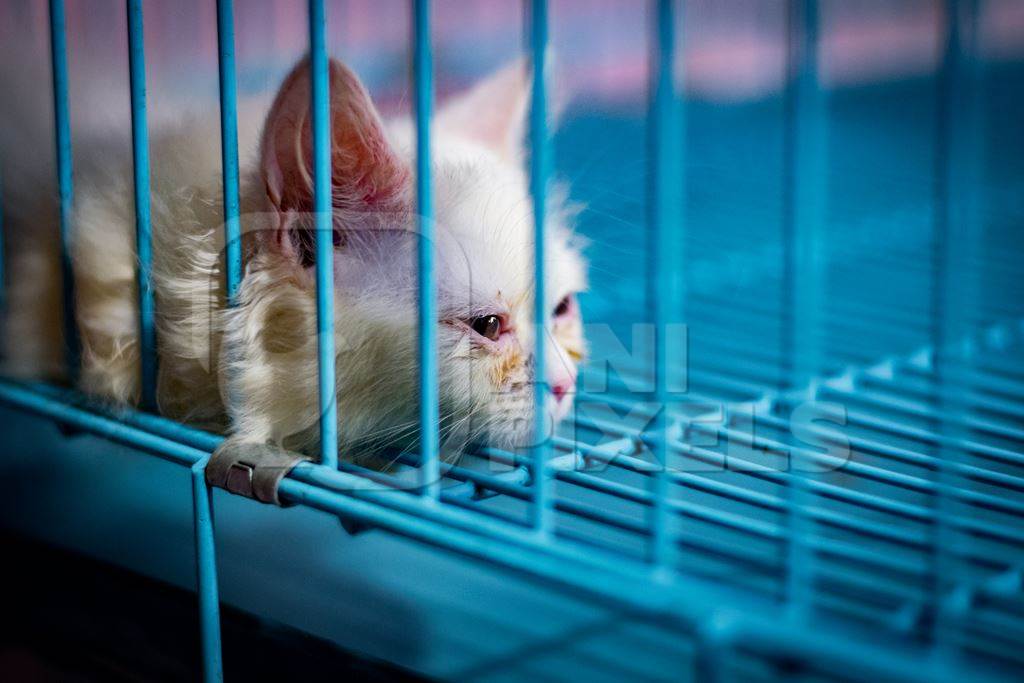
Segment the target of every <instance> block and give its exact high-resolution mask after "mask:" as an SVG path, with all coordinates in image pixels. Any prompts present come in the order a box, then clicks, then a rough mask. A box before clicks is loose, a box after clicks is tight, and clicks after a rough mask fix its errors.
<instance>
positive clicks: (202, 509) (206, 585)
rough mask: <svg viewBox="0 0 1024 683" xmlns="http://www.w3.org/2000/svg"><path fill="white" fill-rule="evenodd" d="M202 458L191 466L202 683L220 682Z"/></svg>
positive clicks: (213, 554) (209, 507) (213, 560)
mask: <svg viewBox="0 0 1024 683" xmlns="http://www.w3.org/2000/svg"><path fill="white" fill-rule="evenodd" d="M207 462H209V457H206V458H203V459H202V460H200V461H199V462H197V463H196V464H195V465H193V466H192V468H191V469H192V524H193V530H194V533H195V544H196V592H197V593H198V594H199V637H200V646H201V654H202V659H203V680H204V681H207V682H208V683H209V682H210V681H222V680H224V672H223V667H222V663H221V644H220V597H219V592H218V588H217V549H216V545H215V541H214V535H213V497H212V492H211V491H210V488H209V487H208V486H207V485H206V463H207Z"/></svg>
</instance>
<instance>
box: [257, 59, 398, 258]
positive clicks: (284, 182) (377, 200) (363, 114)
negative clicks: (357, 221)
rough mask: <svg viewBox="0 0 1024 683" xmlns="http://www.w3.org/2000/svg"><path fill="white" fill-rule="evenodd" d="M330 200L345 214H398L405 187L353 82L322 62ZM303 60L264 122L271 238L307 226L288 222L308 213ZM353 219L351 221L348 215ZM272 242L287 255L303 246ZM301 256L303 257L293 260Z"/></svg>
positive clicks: (309, 153) (340, 67)
mask: <svg viewBox="0 0 1024 683" xmlns="http://www.w3.org/2000/svg"><path fill="white" fill-rule="evenodd" d="M329 81H330V118H331V199H332V202H331V203H332V206H333V207H334V209H335V210H336V212H338V213H339V214H340V215H341V217H342V219H343V220H344V212H345V211H351V212H366V211H392V210H397V209H398V208H399V206H400V204H401V201H402V198H403V196H404V194H405V192H406V189H407V188H408V186H409V175H410V172H409V169H408V167H407V166H406V164H405V163H404V162H403V161H402V160H401V159H400V158H399V157H398V155H397V154H396V153H395V152H394V150H393V149H391V146H390V145H389V144H388V142H387V139H386V137H385V135H384V127H383V124H382V123H381V120H380V115H379V114H378V113H377V110H376V108H375V107H374V106H373V102H372V101H371V100H370V96H369V94H368V93H367V92H366V89H365V88H364V87H363V84H362V83H361V82H360V81H359V78H358V77H357V76H356V75H355V74H354V73H352V71H351V70H350V69H349V68H348V67H346V66H345V65H344V64H342V63H341V62H339V61H337V60H335V59H332V60H330V62H329ZM310 97H311V85H310V73H309V59H308V58H306V59H303V60H302V61H301V62H299V63H298V64H297V65H296V66H295V68H294V69H292V72H291V73H290V74H289V75H288V77H287V78H286V79H285V81H284V84H283V85H282V86H281V89H280V90H279V91H278V93H277V97H276V98H275V99H274V104H273V106H272V107H271V109H270V113H269V114H268V115H267V120H266V124H265V126H264V129H263V138H262V142H261V147H260V160H261V172H262V174H263V181H264V184H265V186H266V192H267V197H268V198H269V200H270V203H271V204H272V205H273V207H274V208H275V209H276V210H277V212H278V214H279V221H278V225H279V228H280V229H279V230H278V231H277V232H278V233H281V232H286V231H288V230H289V229H290V228H294V227H295V224H296V223H297V224H307V225H308V221H306V220H299V221H296V220H294V219H295V218H296V217H297V216H299V215H301V214H308V213H310V212H312V211H313V171H312V167H313V162H312V160H313V132H312V112H311V103H310ZM353 215H354V214H353ZM283 237H284V235H281V234H278V235H277V236H276V238H275V242H276V243H277V244H279V245H280V246H282V247H283V248H284V249H285V250H286V251H287V250H289V248H294V247H296V245H297V244H298V245H301V244H303V242H302V239H305V238H308V237H309V236H308V235H307V236H305V238H302V237H301V236H300V237H299V238H298V239H296V236H292V239H291V240H286V239H283ZM300 256H302V255H301V254H300Z"/></svg>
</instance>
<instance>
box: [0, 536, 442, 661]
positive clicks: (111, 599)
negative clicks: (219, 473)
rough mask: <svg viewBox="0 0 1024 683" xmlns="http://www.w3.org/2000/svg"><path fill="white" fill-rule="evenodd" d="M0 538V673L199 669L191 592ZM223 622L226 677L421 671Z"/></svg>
mask: <svg viewBox="0 0 1024 683" xmlns="http://www.w3.org/2000/svg"><path fill="white" fill-rule="evenodd" d="M0 547H3V548H4V551H5V552H4V556H5V569H6V576H5V580H4V581H3V583H2V585H3V587H2V588H0V604H2V605H3V606H4V609H3V614H4V618H3V619H2V620H0V679H2V680H5V681H194V680H198V679H199V676H200V674H199V671H200V653H199V615H198V605H197V601H196V596H195V594H193V593H191V592H189V591H185V590H181V589H179V588H175V587H172V586H170V585H168V584H165V583H162V582H158V581H154V580H151V579H147V578H144V577H142V576H139V575H137V574H134V573H132V572H128V571H125V570H123V569H119V568H116V567H113V566H111V565H108V564H105V563H101V562H98V561H95V560H92V559H89V558H86V557H84V556H81V555H77V554H74V553H70V552H67V551H63V550H58V549H54V548H52V547H50V546H44V545H41V544H38V543H35V542H33V541H30V540H28V539H26V538H24V537H21V536H16V535H11V534H8V533H0ZM221 628H222V638H223V645H224V675H225V679H226V680H228V681H234V680H250V681H252V680H303V681H328V680H330V681H337V680H358V681H418V680H423V679H421V678H420V677H418V676H416V675H415V674H413V673H410V672H408V671H406V670H403V669H399V668H397V667H394V666H391V665H389V664H387V663H385V662H380V661H375V660H369V659H366V658H364V657H360V656H358V655H355V654H353V653H350V652H346V651H344V650H341V649H340V648H338V647H337V646H335V645H333V644H332V643H329V642H327V641H324V640H320V639H317V638H314V637H312V636H309V635H307V634H304V633H302V632H299V631H296V630H295V629H292V628H289V627H286V626H283V625H280V624H277V623H275V622H270V621H268V620H265V619H258V618H256V617H253V616H251V615H249V614H246V613H243V612H240V611H238V610H235V609H231V608H229V607H225V606H223V605H222V606H221Z"/></svg>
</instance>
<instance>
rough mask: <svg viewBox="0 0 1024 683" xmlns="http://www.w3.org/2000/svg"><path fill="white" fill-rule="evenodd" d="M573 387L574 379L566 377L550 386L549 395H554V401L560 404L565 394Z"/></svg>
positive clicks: (574, 385)
mask: <svg viewBox="0 0 1024 683" xmlns="http://www.w3.org/2000/svg"><path fill="white" fill-rule="evenodd" d="M575 387H576V378H575V377H566V378H564V379H561V380H559V381H557V382H553V383H552V384H551V393H552V394H554V395H555V400H556V401H558V402H559V403H561V402H562V399H563V398H565V396H566V394H569V393H570V392H571V391H572V390H573V389H574V388H575Z"/></svg>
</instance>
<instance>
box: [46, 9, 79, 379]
mask: <svg viewBox="0 0 1024 683" xmlns="http://www.w3.org/2000/svg"><path fill="white" fill-rule="evenodd" d="M66 36H67V34H66V30H65V19H64V0H50V56H51V59H52V69H53V123H54V136H55V143H56V149H57V192H58V195H59V198H60V272H61V280H62V282H61V291H62V295H63V296H62V299H63V301H62V306H63V311H62V312H63V331H64V346H65V362H66V364H67V368H68V376H69V377H70V378H71V379H74V378H76V377H77V376H78V361H79V341H78V328H77V326H76V325H75V311H74V306H75V280H74V275H73V272H72V270H71V220H72V216H71V212H72V202H73V200H74V179H73V175H72V159H71V116H70V114H69V112H68V60H67V37H66Z"/></svg>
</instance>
